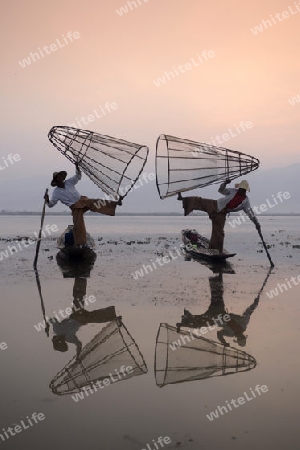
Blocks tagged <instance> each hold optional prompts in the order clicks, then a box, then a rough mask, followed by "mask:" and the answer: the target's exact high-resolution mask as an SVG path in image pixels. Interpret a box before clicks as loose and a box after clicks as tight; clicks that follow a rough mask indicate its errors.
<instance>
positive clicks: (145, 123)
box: [0, 0, 300, 210]
mask: <svg viewBox="0 0 300 450" xmlns="http://www.w3.org/2000/svg"><path fill="white" fill-rule="evenodd" d="M135 5H136V7H135ZM135 5H134V2H133V0H132V1H128V2H127V1H125V0H109V1H104V0H86V1H85V2H81V1H80V2H79V1H77V0H72V1H69V0H67V1H64V0H60V1H57V0H53V1H51V2H39V1H37V0H27V1H26V2H16V1H11V2H9V3H8V2H6V3H5V4H3V5H2V6H1V17H2V27H1V32H0V33H1V47H2V48H1V54H2V61H1V62H2V64H1V65H2V83H1V86H2V110H3V119H2V132H1V135H2V146H1V152H0V189H1V193H2V195H1V197H2V198H3V194H4V196H5V195H6V191H5V186H6V182H16V183H20V196H22V186H23V185H25V184H26V183H28V184H30V183H31V184H34V183H35V180H39V181H38V182H36V189H37V190H38V191H40V192H41V195H43V191H44V188H45V187H47V184H48V186H49V181H50V180H51V175H52V172H53V171H56V170H63V169H66V170H68V171H72V170H73V169H72V167H71V164H70V163H69V162H68V161H67V160H65V159H64V157H63V156H62V155H60V154H59V153H58V152H57V150H55V148H54V147H53V146H52V144H51V143H50V142H49V141H48V138H47V133H48V131H49V129H50V128H51V127H52V126H53V125H67V124H72V123H73V124H74V123H76V120H81V119H80V118H81V117H84V118H85V119H84V120H85V121H86V123H87V124H84V123H83V122H82V121H81V122H80V125H81V126H78V127H79V128H84V129H90V130H92V131H97V132H99V133H101V134H107V135H111V136H114V137H119V138H122V139H126V140H128V141H132V142H137V143H140V144H145V145H147V146H148V147H149V149H150V152H149V158H148V162H147V165H146V168H145V170H146V171H148V172H150V171H151V172H152V171H154V157H155V143H156V139H157V137H158V136H159V135H160V134H162V133H164V134H170V135H173V136H177V137H182V138H188V139H192V140H195V141H201V142H211V140H212V139H215V138H216V136H217V135H218V136H222V135H223V134H224V133H227V132H228V130H229V129H232V130H234V129H236V127H238V129H239V130H241V128H240V124H241V122H242V121H243V122H244V123H245V122H248V123H249V122H250V123H251V127H249V128H246V129H245V131H243V130H242V131H241V132H240V134H238V135H237V136H235V137H231V138H230V139H229V140H228V141H226V142H225V143H224V145H225V146H226V147H228V148H231V149H234V150H240V151H243V152H245V153H248V154H251V155H253V156H255V157H256V158H258V159H260V161H261V166H260V169H259V170H270V169H274V168H276V169H278V168H280V167H286V166H289V165H293V164H296V163H299V162H300V153H299V144H298V140H299V139H298V138H299V130H300V128H299V119H300V96H299V97H297V96H298V95H299V93H300V81H299V68H300V67H299V66H300V59H299V39H298V37H299V29H300V2H299V3H298V1H295V2H294V1H293V0H291V1H290V0H272V1H270V0H265V1H264V2H261V1H260V0H253V1H252V2H240V1H237V0H232V1H224V0H215V1H213V2H204V1H199V0H148V1H145V0H135ZM122 7H123V8H125V9H123V12H122V11H121V10H120V8H122ZM126 8H127V12H126ZM263 20H264V21H265V22H262V21H263ZM267 20H269V22H266V21H267ZM257 26H259V27H260V30H261V31H259V30H258V29H256V31H255V27H257ZM68 33H69V34H68ZM255 33H256V34H255ZM51 44H52V47H50V45H51ZM53 44H55V45H54V46H53ZM45 46H47V47H46V50H45ZM54 48H55V49H54ZM39 51H40V52H42V54H43V57H42V56H41V53H40V54H39V55H40V59H38V58H37V56H33V57H32V56H31V54H34V53H38V52H39ZM209 55H210V56H209ZM25 59H26V60H27V61H29V63H28V62H27V63H26V62H24V60H25ZM34 59H35V61H34ZM186 64H188V65H189V69H188V70H186V69H182V68H183V67H185V65H186ZM179 66H180V67H181V69H180V68H179ZM183 70H184V73H183ZM171 71H172V72H173V75H170V72H171ZM165 72H168V73H169V75H168V77H169V78H170V79H169V80H168V79H167V77H166V74H165ZM163 77H164V82H162V81H159V79H162V78H163ZM159 84H160V85H159ZM293 97H295V98H296V100H294V101H293V100H292V99H293ZM293 103H294V104H293ZM112 104H114V105H115V106H114V109H113V108H112V107H111V105H112ZM105 105H109V106H107V107H106V108H107V109H104V106H105ZM108 109H109V111H108ZM103 110H104V111H105V113H106V114H105V115H104V114H101V111H103ZM95 111H96V112H95ZM100 115H102V117H98V116H100ZM88 116H89V117H90V119H89V120H88V119H87V117H88ZM10 153H12V154H13V155H14V154H19V155H20V160H19V161H17V162H14V163H13V164H11V163H7V164H8V165H7V166H6V165H5V161H6V157H7V156H8V155H9V154H10ZM1 164H2V167H3V165H4V167H5V168H4V169H2V170H1ZM41 179H42V181H40V180H41ZM43 180H44V181H43ZM26 201H27V200H26V199H24V209H26ZM157 201H160V200H159V199H158V200H157ZM13 202H14V197H13V198H12V203H13ZM28 204H29V203H28ZM138 207H139V205H137V208H138ZM1 209H2V208H1V200H0V210H1ZM11 209H12V210H13V209H14V207H13V204H12V206H11Z"/></svg>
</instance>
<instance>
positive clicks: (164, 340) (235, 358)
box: [154, 323, 256, 387]
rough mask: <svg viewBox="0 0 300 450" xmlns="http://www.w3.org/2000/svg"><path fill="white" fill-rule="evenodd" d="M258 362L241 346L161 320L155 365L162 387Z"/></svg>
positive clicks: (199, 378) (247, 366) (253, 364)
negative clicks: (239, 347)
mask: <svg viewBox="0 0 300 450" xmlns="http://www.w3.org/2000/svg"><path fill="white" fill-rule="evenodd" d="M255 366H256V360H255V358H254V357H253V356H251V355H249V354H248V353H246V352H244V351H242V350H239V349H236V348H232V347H226V346H224V345H221V344H220V343H219V342H214V341H212V340H209V339H206V338H204V337H201V336H196V335H195V334H191V333H188V332H184V331H180V332H178V331H177V330H176V328H175V327H172V326H171V325H168V324H166V323H162V324H160V327H159V330H158V333H157V337H156V348H155V365H154V371H155V379H156V384H157V386H159V387H163V386H165V385H167V384H176V383H184V382H186V381H195V380H203V379H205V378H209V377H216V376H221V375H229V374H233V373H238V372H246V371H248V370H251V369H254V368H255Z"/></svg>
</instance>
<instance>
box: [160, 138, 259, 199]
mask: <svg viewBox="0 0 300 450" xmlns="http://www.w3.org/2000/svg"><path fill="white" fill-rule="evenodd" d="M258 166H259V160H258V159H256V158H254V157H253V156H250V155H246V154H244V153H241V152H238V151H234V150H229V149H227V148H224V147H216V146H214V145H211V144H205V143H202V142H194V141H190V140H188V139H181V138H177V137H174V136H168V135H165V134H162V135H161V136H159V138H158V140H157V143H156V185H157V189H158V192H159V196H160V198H161V199H164V198H166V197H170V196H172V195H176V194H177V193H178V192H184V191H189V190H191V189H195V188H201V187H204V186H208V185H210V184H214V183H218V182H220V181H224V180H225V179H231V180H233V179H234V178H238V177H240V176H242V175H245V174H247V173H249V172H252V171H253V170H256V169H257V168H258Z"/></svg>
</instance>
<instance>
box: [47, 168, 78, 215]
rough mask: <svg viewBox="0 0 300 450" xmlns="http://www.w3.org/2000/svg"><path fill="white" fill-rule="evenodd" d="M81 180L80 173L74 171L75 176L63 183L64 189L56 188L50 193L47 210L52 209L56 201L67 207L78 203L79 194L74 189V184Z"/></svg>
mask: <svg viewBox="0 0 300 450" xmlns="http://www.w3.org/2000/svg"><path fill="white" fill-rule="evenodd" d="M79 180H81V172H80V171H79V170H76V175H74V176H73V177H71V178H68V179H67V180H66V181H65V187H64V188H60V187H58V186H57V187H56V188H55V189H54V191H53V193H52V198H51V200H50V202H49V203H48V206H49V208H52V207H53V206H54V205H56V203H57V202H58V201H60V202H61V203H63V204H64V205H67V206H72V205H74V203H76V202H78V200H79V199H80V197H81V194H79V192H78V191H77V189H75V184H77V183H78V181H79Z"/></svg>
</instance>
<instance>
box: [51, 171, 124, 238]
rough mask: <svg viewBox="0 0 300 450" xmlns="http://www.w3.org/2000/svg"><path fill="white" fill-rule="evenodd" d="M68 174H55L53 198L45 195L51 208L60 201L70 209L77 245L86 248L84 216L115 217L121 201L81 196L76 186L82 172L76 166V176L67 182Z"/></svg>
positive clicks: (52, 183) (52, 184)
mask: <svg viewBox="0 0 300 450" xmlns="http://www.w3.org/2000/svg"><path fill="white" fill-rule="evenodd" d="M66 176H67V172H65V171H62V172H54V173H53V179H52V182H51V186H53V187H55V189H54V191H53V193H52V198H51V200H49V196H48V194H45V196H44V199H45V200H46V202H47V204H48V206H49V208H52V207H53V206H54V205H56V203H57V202H58V201H60V202H61V203H63V204H64V205H67V206H69V207H70V209H71V211H72V215H73V223H74V227H73V236H74V241H75V245H83V246H86V229H85V224H84V218H83V215H84V213H85V212H87V211H93V212H97V213H101V214H105V215H108V216H114V215H115V210H116V206H117V205H122V201H121V199H120V200H119V201H118V202H116V201H108V200H98V199H90V198H88V197H84V196H81V195H80V193H79V192H78V191H77V189H76V188H75V184H77V183H78V181H79V180H81V172H80V170H79V167H78V165H77V164H76V174H75V175H74V176H73V177H71V178H68V179H67V180H66Z"/></svg>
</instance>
